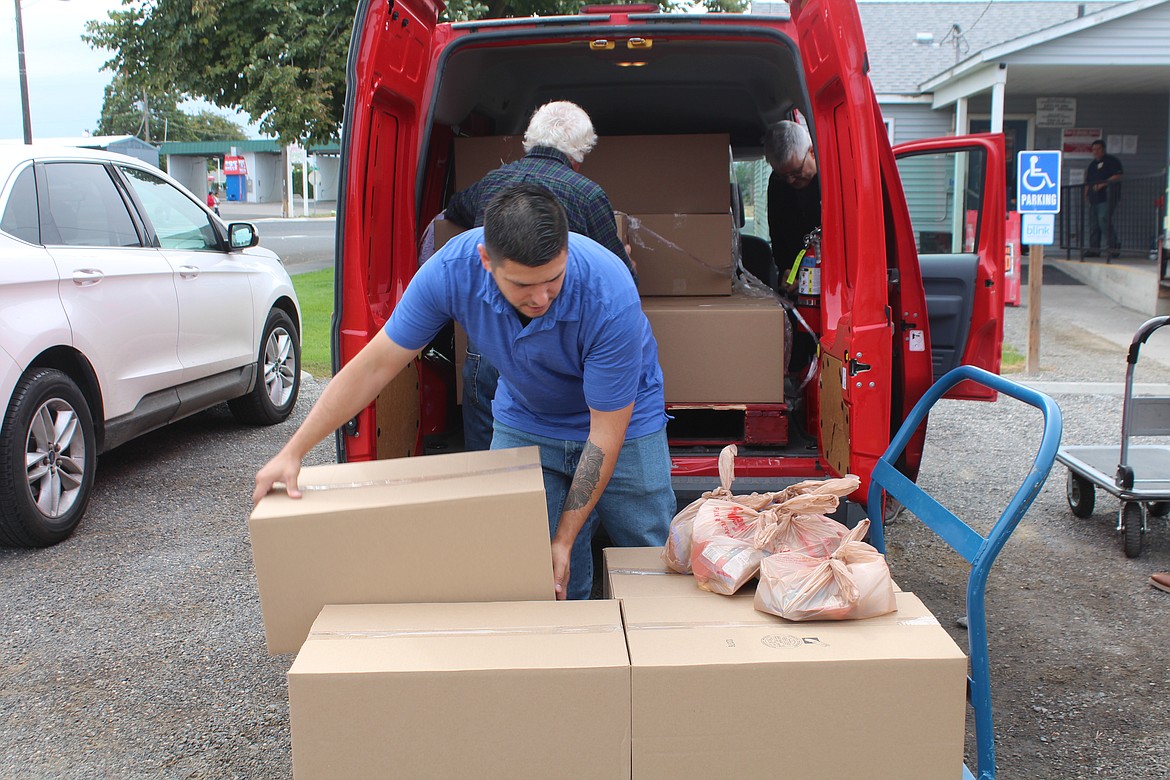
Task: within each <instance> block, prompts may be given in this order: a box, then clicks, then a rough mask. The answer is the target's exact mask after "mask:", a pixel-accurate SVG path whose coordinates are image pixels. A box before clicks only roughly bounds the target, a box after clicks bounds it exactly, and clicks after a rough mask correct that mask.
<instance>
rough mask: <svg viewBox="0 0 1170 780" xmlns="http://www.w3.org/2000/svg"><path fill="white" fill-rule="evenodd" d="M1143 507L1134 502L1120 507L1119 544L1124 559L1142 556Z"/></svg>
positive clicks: (1128, 502)
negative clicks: (1122, 549)
mask: <svg viewBox="0 0 1170 780" xmlns="http://www.w3.org/2000/svg"><path fill="white" fill-rule="evenodd" d="M1144 515H1145V507H1144V506H1142V505H1141V504H1139V503H1137V502H1135V501H1127V502H1125V503H1124V504H1122V505H1121V543H1122V546H1123V548H1124V549H1125V557H1126V558H1136V557H1138V556H1139V555H1141V554H1142V528H1143V526H1144V525H1145V517H1144Z"/></svg>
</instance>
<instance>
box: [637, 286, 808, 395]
mask: <svg viewBox="0 0 1170 780" xmlns="http://www.w3.org/2000/svg"><path fill="white" fill-rule="evenodd" d="M642 311H644V312H645V313H646V317H647V319H649V320H650V326H651V327H652V328H653V329H654V338H655V339H656V340H657V341H658V360H659V362H660V363H661V364H662V373H663V375H664V377H665V380H666V387H665V390H666V401H667V403H683V404H685V403H740V404H744V403H761V404H776V403H783V402H784V327H785V316H786V315H785V314H784V309H783V307H782V306H781V305H780V303H779V301H777V300H775V299H774V298H756V297H753V296H748V295H730V296H727V297H694V298H691V297H674V298H643V299H642Z"/></svg>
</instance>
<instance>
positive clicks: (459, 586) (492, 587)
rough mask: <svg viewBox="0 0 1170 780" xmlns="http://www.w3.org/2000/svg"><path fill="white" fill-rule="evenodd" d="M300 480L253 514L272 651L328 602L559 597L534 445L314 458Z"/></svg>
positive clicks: (286, 648) (300, 632) (298, 633)
mask: <svg viewBox="0 0 1170 780" xmlns="http://www.w3.org/2000/svg"><path fill="white" fill-rule="evenodd" d="M300 486H301V488H302V490H303V491H304V498H301V499H296V500H294V499H291V498H289V497H288V496H287V495H285V494H284V493H283V492H280V493H272V494H270V495H268V496H266V497H265V498H264V499H263V500H262V501H261V502H260V503H259V505H257V507H256V508H255V509H254V510H253V511H252V516H251V518H250V519H249V520H248V530H249V532H250V534H251V537H252V556H253V558H254V560H255V562H256V580H257V582H258V584H259V586H260V606H261V608H262V610H263V612H264V633H265V636H266V637H267V640H268V652H269V653H272V654H277V653H288V652H292V651H295V650H296V649H297V648H298V647H300V646H301V643H302V642H303V641H304V639H305V636H306V635H307V634H308V633H309V628H310V626H312V625H313V620H315V619H316V617H317V613H318V612H320V611H321V607H323V606H324V605H326V604H380V603H390V602H393V603H398V602H416V601H533V600H540V599H552V598H553V597H554V593H553V579H552V553H551V550H550V546H549V531H548V510H547V509H546V508H545V497H544V480H543V477H542V476H541V470H540V456H539V451H538V450H537V448H536V447H525V448H521V449H511V450H491V451H487V452H462V453H452V454H449V455H429V456H426V457H421V458H397V459H394V460H380V461H374V462H370V463H346V464H340V465H331V466H310V467H308V468H305V469H303V470H302V471H301V476H300ZM314 488H316V489H314Z"/></svg>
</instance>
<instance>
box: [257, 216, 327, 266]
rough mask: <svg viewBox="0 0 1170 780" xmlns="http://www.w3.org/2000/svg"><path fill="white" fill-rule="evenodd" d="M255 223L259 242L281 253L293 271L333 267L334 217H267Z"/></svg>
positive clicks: (286, 264) (281, 256)
mask: <svg viewBox="0 0 1170 780" xmlns="http://www.w3.org/2000/svg"><path fill="white" fill-rule="evenodd" d="M255 224H256V229H257V230H258V231H259V233H260V246H264V247H268V248H269V249H271V250H272V251H273V252H276V254H278V255H280V258H281V260H283V261H284V265H285V267H286V268H287V269H288V272H289V273H290V274H301V273H305V272H306V271H316V270H318V269H320V268H332V267H333V256H334V248H335V245H334V230H335V225H336V220H335V219H265V220H257V221H256V222H255Z"/></svg>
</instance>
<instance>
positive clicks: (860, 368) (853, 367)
mask: <svg viewBox="0 0 1170 780" xmlns="http://www.w3.org/2000/svg"><path fill="white" fill-rule="evenodd" d="M872 368H873V366H871V365H869V364H867V363H862V362H861V361H860V360H858V359H857V358H850V359H849V376H857V375H858V374H861V373H864V372H866V371H869V370H871V369H872Z"/></svg>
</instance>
